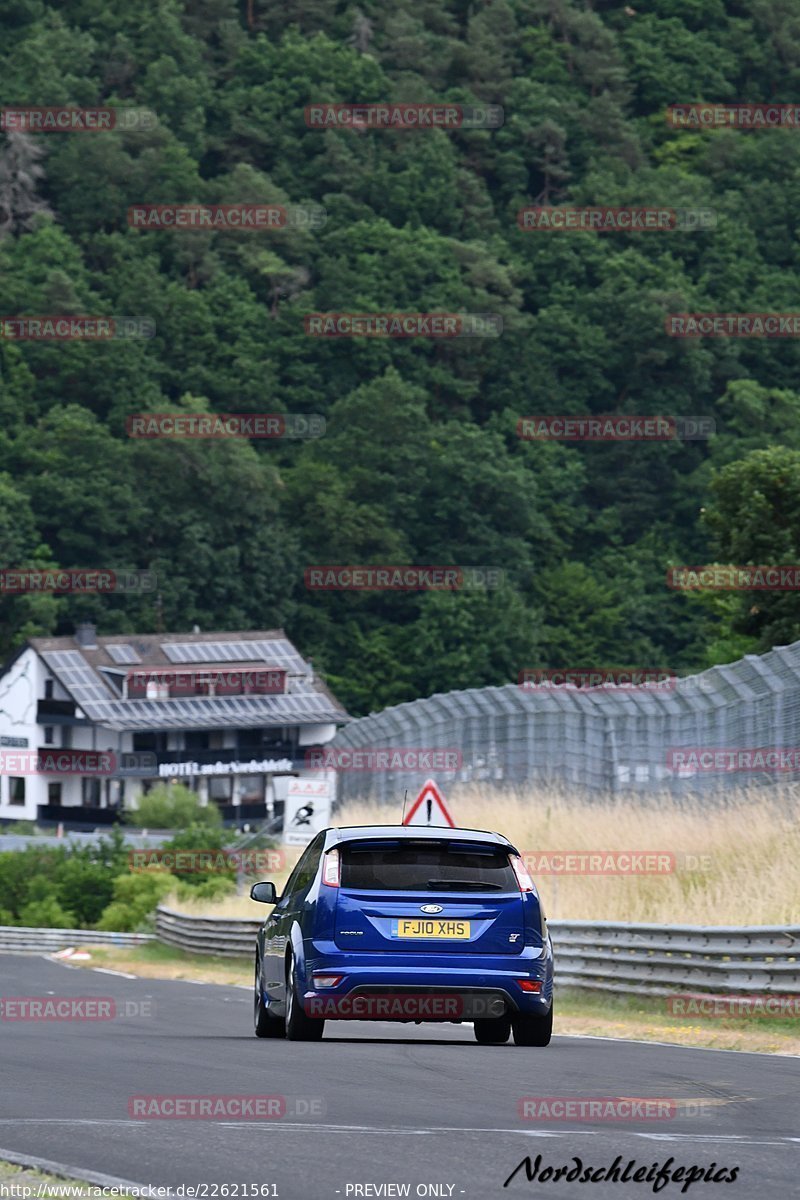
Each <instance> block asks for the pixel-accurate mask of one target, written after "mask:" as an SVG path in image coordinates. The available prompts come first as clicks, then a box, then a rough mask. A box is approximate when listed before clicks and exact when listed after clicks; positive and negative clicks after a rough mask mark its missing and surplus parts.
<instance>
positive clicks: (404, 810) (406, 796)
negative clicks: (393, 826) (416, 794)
mask: <svg viewBox="0 0 800 1200" xmlns="http://www.w3.org/2000/svg"><path fill="white" fill-rule="evenodd" d="M407 804H408V788H406V794H405V796H404V797H403V816H402V818H401V820H400V824H401V825H403V824H405V819H406V805H407Z"/></svg>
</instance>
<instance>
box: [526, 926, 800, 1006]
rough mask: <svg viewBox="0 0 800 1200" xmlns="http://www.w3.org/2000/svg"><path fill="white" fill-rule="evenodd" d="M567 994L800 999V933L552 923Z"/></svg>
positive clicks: (774, 929)
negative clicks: (686, 993)
mask: <svg viewBox="0 0 800 1200" xmlns="http://www.w3.org/2000/svg"><path fill="white" fill-rule="evenodd" d="M549 925H550V932H551V935H552V938H553V948H554V950H555V956H556V979H557V981H558V983H560V984H561V985H562V986H570V987H584V988H593V989H595V990H596V991H611V992H630V993H633V994H640V995H654V996H663V995H668V994H669V993H671V992H675V991H678V990H686V989H690V990H701V991H705V992H721V993H726V992H727V993H736V994H747V993H754V992H759V993H761V992H769V993H773V994H780V995H792V996H800V927H799V926H786V925H754V926H750V927H742V928H737V927H736V926H728V925H711V926H701V925H646V924H628V925H621V924H618V923H616V922H614V921H552V922H549Z"/></svg>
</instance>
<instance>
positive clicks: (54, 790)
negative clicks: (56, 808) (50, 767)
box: [47, 783, 61, 804]
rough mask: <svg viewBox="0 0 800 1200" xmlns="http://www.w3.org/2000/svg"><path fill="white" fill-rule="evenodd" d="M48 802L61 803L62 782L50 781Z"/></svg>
mask: <svg viewBox="0 0 800 1200" xmlns="http://www.w3.org/2000/svg"><path fill="white" fill-rule="evenodd" d="M47 803H48V804H60V803H61V784H60V783H48V785H47Z"/></svg>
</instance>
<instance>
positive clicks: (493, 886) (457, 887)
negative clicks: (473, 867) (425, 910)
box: [428, 879, 506, 892]
mask: <svg viewBox="0 0 800 1200" xmlns="http://www.w3.org/2000/svg"><path fill="white" fill-rule="evenodd" d="M428 887H429V888H452V889H453V891H455V892H466V891H468V890H472V891H478V892H504V891H505V890H506V889H505V888H504V887H503V885H502V883H479V882H478V881H477V880H476V879H429V880H428Z"/></svg>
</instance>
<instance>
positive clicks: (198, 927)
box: [156, 905, 262, 958]
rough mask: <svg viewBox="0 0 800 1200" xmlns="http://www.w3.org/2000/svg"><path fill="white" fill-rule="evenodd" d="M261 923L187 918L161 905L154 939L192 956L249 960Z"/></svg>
mask: <svg viewBox="0 0 800 1200" xmlns="http://www.w3.org/2000/svg"><path fill="white" fill-rule="evenodd" d="M261 924H262V922H261V921H260V920H258V918H256V919H251V918H250V917H228V918H226V919H225V920H222V919H216V918H214V917H190V916H187V915H186V913H180V912H176V911H175V909H173V908H165V907H164V906H162V905H159V907H158V908H157V909H156V937H157V938H158V939H159V941H161V942H166V944H167V945H168V946H177V947H179V948H180V949H181V950H189V951H191V952H192V953H193V954H221V955H224V956H225V957H230V958H250V957H252V955H253V952H254V950H255V944H256V933H257V932H258V930H259V928H260V926H261Z"/></svg>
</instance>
